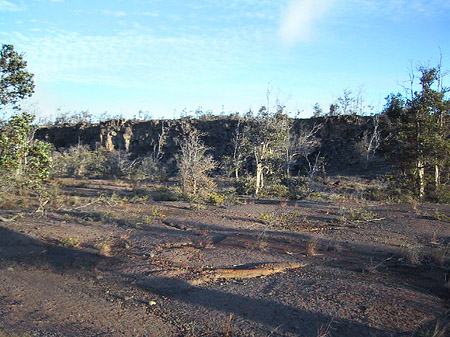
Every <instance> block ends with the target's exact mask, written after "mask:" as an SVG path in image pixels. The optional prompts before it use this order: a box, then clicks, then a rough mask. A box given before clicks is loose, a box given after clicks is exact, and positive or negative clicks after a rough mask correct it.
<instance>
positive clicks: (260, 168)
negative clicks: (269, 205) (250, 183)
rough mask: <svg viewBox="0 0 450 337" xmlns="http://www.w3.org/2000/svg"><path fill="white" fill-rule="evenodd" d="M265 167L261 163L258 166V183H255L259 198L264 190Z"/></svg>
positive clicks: (256, 193)
mask: <svg viewBox="0 0 450 337" xmlns="http://www.w3.org/2000/svg"><path fill="white" fill-rule="evenodd" d="M263 170H264V167H263V165H262V164H261V163H257V164H256V183H255V195H256V196H258V195H259V192H260V190H261V189H262V188H263V185H264V184H263V182H264V173H263Z"/></svg>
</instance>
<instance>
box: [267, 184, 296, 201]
mask: <svg viewBox="0 0 450 337" xmlns="http://www.w3.org/2000/svg"><path fill="white" fill-rule="evenodd" d="M260 196H262V197H274V198H289V197H290V196H291V192H290V191H289V188H288V187H287V186H286V185H282V184H268V185H266V186H264V188H263V189H262V190H261V193H260Z"/></svg>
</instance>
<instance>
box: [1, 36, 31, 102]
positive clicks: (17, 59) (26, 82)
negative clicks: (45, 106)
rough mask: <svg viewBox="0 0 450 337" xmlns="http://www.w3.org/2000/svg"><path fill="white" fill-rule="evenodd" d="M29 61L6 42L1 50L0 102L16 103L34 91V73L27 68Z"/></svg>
mask: <svg viewBox="0 0 450 337" xmlns="http://www.w3.org/2000/svg"><path fill="white" fill-rule="evenodd" d="M26 66H27V62H26V61H24V59H23V57H22V55H20V54H18V53H17V52H16V51H15V50H14V46H12V45H7V44H4V45H2V49H1V50H0V73H1V75H0V103H1V105H3V106H6V105H7V104H12V105H15V104H16V103H17V102H19V101H20V100H22V99H24V98H27V97H30V96H31V95H32V94H33V92H34V81H33V74H30V73H29V72H27V71H26V70H25V68H26Z"/></svg>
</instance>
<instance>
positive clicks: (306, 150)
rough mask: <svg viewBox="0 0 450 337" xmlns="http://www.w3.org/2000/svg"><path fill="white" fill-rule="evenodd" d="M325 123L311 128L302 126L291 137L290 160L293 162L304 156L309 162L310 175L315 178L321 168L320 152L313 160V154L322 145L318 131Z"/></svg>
mask: <svg viewBox="0 0 450 337" xmlns="http://www.w3.org/2000/svg"><path fill="white" fill-rule="evenodd" d="M322 127H323V124H322V123H320V124H314V126H313V127H312V128H311V129H306V128H304V127H301V128H300V131H299V132H298V133H297V134H295V135H294V136H293V137H291V141H290V148H291V151H290V153H291V158H290V162H291V163H293V162H294V161H295V159H296V158H298V157H301V158H303V159H304V160H305V161H306V162H307V164H308V175H309V176H310V177H311V178H313V177H314V175H315V174H316V173H317V171H318V169H319V163H320V152H319V153H318V154H317V155H316V157H315V158H314V160H313V161H311V159H310V156H311V154H312V153H313V152H314V151H316V150H317V149H318V148H319V147H320V144H321V143H320V139H319V138H318V137H317V133H318V132H319V131H320V129H322Z"/></svg>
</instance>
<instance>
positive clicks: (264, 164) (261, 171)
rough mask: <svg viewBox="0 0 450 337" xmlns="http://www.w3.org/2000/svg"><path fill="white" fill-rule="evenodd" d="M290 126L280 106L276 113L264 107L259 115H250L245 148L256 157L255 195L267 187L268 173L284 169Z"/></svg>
mask: <svg viewBox="0 0 450 337" xmlns="http://www.w3.org/2000/svg"><path fill="white" fill-rule="evenodd" d="M289 129H290V123H289V117H288V116H287V115H286V114H285V113H284V112H283V108H282V107H281V106H279V105H278V107H277V112H275V113H270V112H269V111H268V110H267V109H266V108H265V107H264V106H263V107H261V109H260V110H259V113H258V115H257V116H256V117H251V116H248V117H247V123H246V125H245V128H244V138H243V148H244V149H245V150H244V151H245V153H246V154H247V156H249V157H251V158H252V159H253V160H254V164H255V170H256V172H255V175H256V180H255V194H256V195H259V194H260V191H261V189H262V188H264V184H265V176H266V174H270V173H274V172H276V171H278V172H280V171H282V167H283V165H284V162H285V159H286V158H285V155H286V149H287V148H288V144H289Z"/></svg>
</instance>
